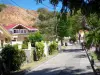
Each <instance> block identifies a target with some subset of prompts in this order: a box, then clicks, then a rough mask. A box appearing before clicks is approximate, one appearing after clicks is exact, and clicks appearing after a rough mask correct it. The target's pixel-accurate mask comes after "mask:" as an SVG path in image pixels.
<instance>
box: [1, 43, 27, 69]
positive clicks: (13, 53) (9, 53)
mask: <svg viewBox="0 0 100 75" xmlns="http://www.w3.org/2000/svg"><path fill="white" fill-rule="evenodd" d="M1 57H2V59H3V62H4V64H5V66H6V67H7V69H8V70H9V71H15V70H18V69H20V66H21V64H22V63H23V62H24V61H25V60H26V56H25V52H24V51H22V50H18V49H17V48H15V47H13V46H11V45H7V46H5V47H4V48H3V49H2V51H1Z"/></svg>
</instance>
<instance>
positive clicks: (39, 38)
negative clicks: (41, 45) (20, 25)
mask: <svg viewBox="0 0 100 75" xmlns="http://www.w3.org/2000/svg"><path fill="white" fill-rule="evenodd" d="M28 38H29V41H30V42H31V44H32V46H35V42H40V41H42V40H43V37H42V35H41V34H40V32H38V31H37V32H35V33H32V34H30V35H29V37H28Z"/></svg>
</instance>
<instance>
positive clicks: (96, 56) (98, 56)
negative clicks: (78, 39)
mask: <svg viewBox="0 0 100 75" xmlns="http://www.w3.org/2000/svg"><path fill="white" fill-rule="evenodd" d="M91 55H92V56H93V59H94V60H96V61H100V53H96V52H91Z"/></svg>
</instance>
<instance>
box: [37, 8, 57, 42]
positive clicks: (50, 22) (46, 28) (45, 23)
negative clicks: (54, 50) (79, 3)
mask: <svg viewBox="0 0 100 75" xmlns="http://www.w3.org/2000/svg"><path fill="white" fill-rule="evenodd" d="M37 12H38V13H39V17H38V18H39V21H38V22H37V23H36V25H37V26H38V27H39V30H40V32H41V33H42V34H43V36H44V40H46V41H47V40H54V39H55V32H54V30H55V26H56V25H57V19H56V17H55V16H54V12H52V11H48V10H47V9H45V8H40V9H38V10H37ZM56 14H58V13H57V12H56ZM48 36H49V37H48Z"/></svg>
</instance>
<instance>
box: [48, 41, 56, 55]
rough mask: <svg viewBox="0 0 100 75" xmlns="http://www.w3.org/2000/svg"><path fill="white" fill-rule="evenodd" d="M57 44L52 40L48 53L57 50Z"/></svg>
mask: <svg viewBox="0 0 100 75" xmlns="http://www.w3.org/2000/svg"><path fill="white" fill-rule="evenodd" d="M57 47H58V44H57V43H56V42H52V43H51V44H50V46H49V54H50V55H51V54H53V53H54V52H55V51H57Z"/></svg>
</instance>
